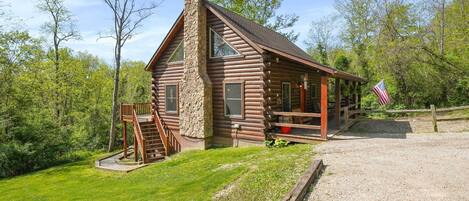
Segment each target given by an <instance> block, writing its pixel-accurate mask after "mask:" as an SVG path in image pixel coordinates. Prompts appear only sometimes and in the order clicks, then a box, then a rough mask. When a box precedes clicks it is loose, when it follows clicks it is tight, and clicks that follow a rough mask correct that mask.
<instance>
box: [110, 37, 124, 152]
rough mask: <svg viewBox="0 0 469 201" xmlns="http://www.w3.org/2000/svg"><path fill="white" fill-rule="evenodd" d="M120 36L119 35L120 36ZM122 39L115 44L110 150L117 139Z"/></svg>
mask: <svg viewBox="0 0 469 201" xmlns="http://www.w3.org/2000/svg"><path fill="white" fill-rule="evenodd" d="M118 38H119V37H118ZM120 43H121V41H120V40H119V39H118V40H116V46H115V59H116V61H115V62H116V72H115V74H114V91H113V94H112V115H111V116H112V117H111V130H110V131H109V146H108V149H107V150H108V152H111V151H112V149H113V148H114V142H115V141H116V123H117V106H118V92H119V73H120V67H121V48H122V46H121V44H120Z"/></svg>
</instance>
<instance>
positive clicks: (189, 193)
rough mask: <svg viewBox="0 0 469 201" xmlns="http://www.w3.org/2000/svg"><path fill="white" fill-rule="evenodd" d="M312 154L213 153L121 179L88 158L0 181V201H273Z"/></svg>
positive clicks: (293, 149) (193, 154)
mask: <svg viewBox="0 0 469 201" xmlns="http://www.w3.org/2000/svg"><path fill="white" fill-rule="evenodd" d="M313 155H314V153H313V152H312V146H311V145H293V146H288V147H286V148H265V147H248V148H219V149H211V150H207V151H190V152H185V153H181V154H178V155H175V156H173V157H172V158H171V159H170V160H166V161H164V162H160V163H156V164H152V165H150V166H148V167H145V168H142V169H139V170H135V171H133V172H131V173H127V174H125V173H114V172H107V171H103V170H97V169H95V168H94V160H95V159H96V158H97V157H99V156H94V157H92V158H89V159H87V160H84V161H80V162H76V163H70V164H66V165H62V166H57V167H53V168H50V169H47V170H43V171H39V172H34V173H31V174H28V175H24V176H18V177H14V178H10V179H3V180H0V200H9V201H11V200H212V199H219V200H279V199H281V198H282V197H283V196H284V195H285V193H287V192H288V191H289V190H290V188H291V187H292V186H293V185H294V184H295V182H296V180H297V179H298V177H299V176H300V175H301V174H302V173H303V172H304V171H305V169H306V167H307V166H308V165H309V164H310V163H311V161H312V157H313ZM220 192H221V193H220Z"/></svg>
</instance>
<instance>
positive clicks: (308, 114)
mask: <svg viewBox="0 0 469 201" xmlns="http://www.w3.org/2000/svg"><path fill="white" fill-rule="evenodd" d="M271 114H272V115H277V116H295V117H321V113H307V112H271Z"/></svg>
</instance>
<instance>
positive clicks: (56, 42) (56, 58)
mask: <svg viewBox="0 0 469 201" xmlns="http://www.w3.org/2000/svg"><path fill="white" fill-rule="evenodd" d="M55 23H56V24H57V22H55ZM56 30H57V28H56ZM59 45H60V44H59V39H58V33H57V31H54V66H55V84H56V87H55V94H54V95H55V106H54V108H55V118H56V119H57V120H58V122H59V125H61V123H60V121H61V118H60V100H59V97H60V95H59V94H60V93H59V90H60V84H59V83H60V82H59V81H60V80H59V79H60V76H59V73H60V72H59V70H60V67H59V65H60V64H59V59H60V58H59Z"/></svg>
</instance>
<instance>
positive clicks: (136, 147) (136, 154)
mask: <svg viewBox="0 0 469 201" xmlns="http://www.w3.org/2000/svg"><path fill="white" fill-rule="evenodd" d="M134 159H135V162H137V161H138V142H137V136H136V135H134Z"/></svg>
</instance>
